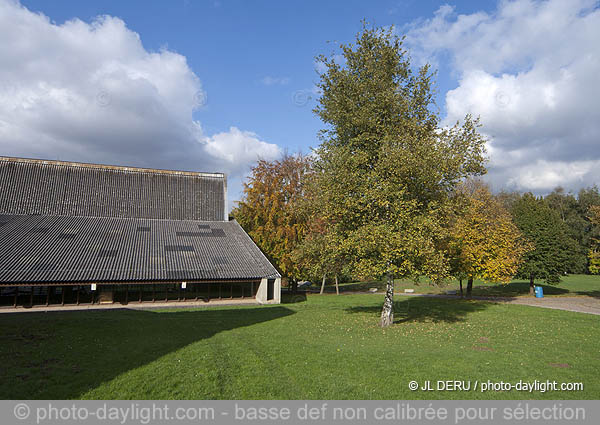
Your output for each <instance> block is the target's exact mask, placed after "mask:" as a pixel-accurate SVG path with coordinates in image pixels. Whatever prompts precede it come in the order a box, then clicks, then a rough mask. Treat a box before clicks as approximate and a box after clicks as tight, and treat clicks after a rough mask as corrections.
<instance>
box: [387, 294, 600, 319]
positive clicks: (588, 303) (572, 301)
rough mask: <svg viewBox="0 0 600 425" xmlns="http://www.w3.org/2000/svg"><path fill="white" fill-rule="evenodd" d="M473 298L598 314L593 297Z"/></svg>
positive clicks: (599, 301)
mask: <svg viewBox="0 0 600 425" xmlns="http://www.w3.org/2000/svg"><path fill="white" fill-rule="evenodd" d="M397 295H402V296H409V297H433V298H450V299H456V298H458V297H457V296H455V295H436V294H405V293H399V294H397ZM471 299H473V300H478V301H491V302H501V303H509V304H520V305H529V306H533V307H543V308H552V309H556V310H567V311H575V312H578V313H588V314H598V315H600V298H594V297H544V298H534V297H514V298H506V297H473V298H471Z"/></svg>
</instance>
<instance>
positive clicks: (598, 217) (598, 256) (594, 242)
mask: <svg viewBox="0 0 600 425" xmlns="http://www.w3.org/2000/svg"><path fill="white" fill-rule="evenodd" d="M589 214H590V215H589V219H590V222H591V225H592V229H593V232H592V233H593V234H594V235H596V234H597V232H598V230H599V228H600V206H597V205H594V206H591V207H590V209H589ZM588 255H589V271H590V273H591V274H600V238H598V237H592V238H591V240H590V250H589V254H588Z"/></svg>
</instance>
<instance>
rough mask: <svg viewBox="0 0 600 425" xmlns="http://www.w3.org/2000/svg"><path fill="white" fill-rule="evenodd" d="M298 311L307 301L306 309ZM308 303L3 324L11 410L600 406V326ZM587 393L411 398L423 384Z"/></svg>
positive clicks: (548, 316)
mask: <svg viewBox="0 0 600 425" xmlns="http://www.w3.org/2000/svg"><path fill="white" fill-rule="evenodd" d="M297 300H298V299H297V298H296V301H297ZM382 300H383V297H382V296H381V295H367V294H352V295H342V296H334V295H324V296H319V295H309V296H308V297H307V298H306V299H305V300H303V301H300V302H295V303H291V304H282V305H275V306H261V307H255V306H245V307H241V306H240V307H227V308H226V307H213V308H199V309H180V310H163V311H157V310H153V311H134V310H112V311H79V312H53V313H26V314H23V313H13V314H1V315H0V340H1V341H0V360H1V361H0V397H1V398H4V399H62V398H66V399H77V398H84V399H420V398H421V399H430V398H433V399H445V398H450V399H496V398H499V399H538V398H540V399H598V398H600V379H599V378H600V368H599V367H598V366H599V359H600V345H599V344H598V341H600V320H599V318H598V316H593V315H587V314H581V313H572V312H567V311H560V310H547V309H540V308H535V307H527V306H519V305H507V304H496V303H490V302H480V301H466V300H459V299H457V300H454V299H453V300H448V299H435V298H405V297H402V298H400V299H399V300H398V301H397V302H396V311H397V313H396V318H395V319H396V322H395V324H394V325H393V326H392V327H390V328H388V329H386V330H383V329H381V328H379V327H378V326H377V323H378V316H379V312H380V307H381V303H382ZM454 379H458V380H472V381H475V380H478V381H479V382H481V381H487V380H492V381H510V382H516V381H519V380H527V381H533V380H536V379H537V380H540V381H546V380H548V379H550V380H556V381H558V382H583V383H584V385H585V390H584V391H583V392H546V393H539V392H534V393H520V392H515V391H511V392H487V393H481V392H474V391H471V392H420V391H417V392H411V391H410V390H409V389H408V383H409V382H410V381H411V380H416V381H418V382H423V381H425V380H431V381H437V380H454Z"/></svg>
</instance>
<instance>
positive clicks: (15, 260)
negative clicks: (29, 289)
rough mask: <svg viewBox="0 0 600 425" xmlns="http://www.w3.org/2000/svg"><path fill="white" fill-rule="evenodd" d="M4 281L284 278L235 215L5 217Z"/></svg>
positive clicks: (0, 280)
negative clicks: (224, 219)
mask: <svg viewBox="0 0 600 425" xmlns="http://www.w3.org/2000/svg"><path fill="white" fill-rule="evenodd" d="M0 253H1V255H0V285H10V284H13V285H14V284H28V283H31V284H35V283H37V284H43V283H69V282H71V283H94V282H104V283H108V282H129V283H132V282H136V281H139V282H148V281H178V282H179V281H186V280H190V281H193V280H245V279H259V278H263V277H278V276H279V274H278V272H277V270H276V269H275V268H274V267H273V266H272V265H271V264H270V263H269V261H268V260H267V258H266V257H265V256H264V255H263V253H262V252H261V251H260V249H259V248H258V247H257V246H256V245H255V244H254V242H253V241H252V240H251V239H250V237H249V236H248V235H247V234H246V233H245V232H244V230H243V229H242V228H241V227H240V225H239V224H238V223H237V222H235V221H229V222H217V221H196V220H161V219H144V218H116V217H67V216H53V215H12V214H3V215H0Z"/></svg>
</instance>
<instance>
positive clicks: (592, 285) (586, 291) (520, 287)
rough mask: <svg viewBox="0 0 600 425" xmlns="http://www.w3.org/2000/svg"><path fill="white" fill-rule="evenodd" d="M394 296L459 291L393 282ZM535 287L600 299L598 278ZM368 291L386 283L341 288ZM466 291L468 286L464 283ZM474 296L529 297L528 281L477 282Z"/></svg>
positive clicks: (550, 293)
mask: <svg viewBox="0 0 600 425" xmlns="http://www.w3.org/2000/svg"><path fill="white" fill-rule="evenodd" d="M395 285H396V286H395V288H396V292H404V289H414V290H415V293H417V294H444V293H446V291H458V290H459V284H458V281H456V280H453V281H451V282H449V283H448V284H447V285H444V286H435V285H430V283H429V280H427V279H423V280H422V281H421V282H419V283H415V282H413V281H411V280H400V279H398V280H396V282H395ZM536 285H540V286H542V287H543V290H544V296H561V295H562V296H569V297H573V296H590V297H596V298H600V276H591V275H584V274H576V275H569V276H564V277H563V278H562V279H561V282H560V283H559V284H557V285H548V284H546V283H544V281H541V280H540V281H536ZM319 288H320V286H319V285H313V290H318V289H319ZM325 288H326V291H327V292H329V293H332V292H335V287H333V286H331V285H327V286H326V287H325ZM369 288H378V289H379V290H385V282H378V281H374V282H353V283H345V284H341V285H340V290H341V291H354V292H355V291H368V290H369ZM463 289H464V290H465V291H466V289H467V282H466V281H463ZM473 295H475V296H492V297H518V296H529V281H525V280H513V281H512V282H510V283H509V284H507V285H502V284H489V283H485V282H482V281H479V280H476V281H474V282H473Z"/></svg>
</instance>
